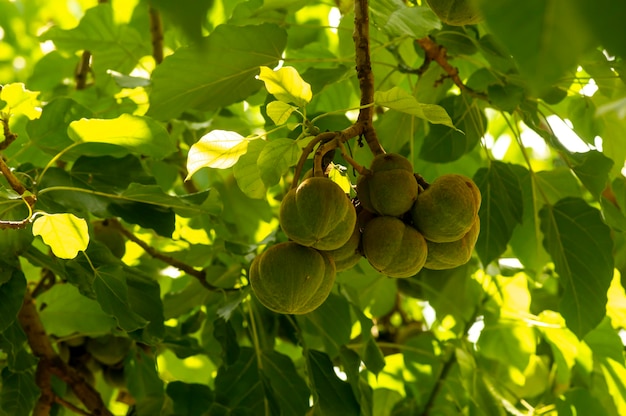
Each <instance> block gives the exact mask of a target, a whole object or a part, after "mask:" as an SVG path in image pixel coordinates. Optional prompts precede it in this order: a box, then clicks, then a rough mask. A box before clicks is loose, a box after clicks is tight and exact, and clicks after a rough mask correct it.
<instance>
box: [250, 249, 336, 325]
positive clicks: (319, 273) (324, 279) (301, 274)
mask: <svg viewBox="0 0 626 416" xmlns="http://www.w3.org/2000/svg"><path fill="white" fill-rule="evenodd" d="M335 275H336V269H335V263H334V262H333V261H332V259H331V258H330V256H328V255H327V254H326V253H324V252H322V251H318V250H316V249H314V248H311V247H305V246H302V245H300V244H298V243H295V242H293V241H289V242H285V243H279V244H276V245H275V246H272V247H270V248H268V249H267V250H265V251H264V252H263V253H262V254H260V255H259V256H257V257H256V258H255V259H254V261H253V262H252V264H251V265H250V284H251V285H252V290H253V291H254V294H255V295H256V297H257V298H258V299H259V302H261V303H262V304H263V305H264V306H265V307H266V308H268V309H270V310H272V311H274V312H278V313H283V314H305V313H309V312H311V311H313V310H315V309H317V308H318V307H319V306H320V305H321V304H322V303H323V302H324V301H325V300H326V298H327V297H328V295H329V294H330V291H331V289H332V288H333V283H334V282H335Z"/></svg>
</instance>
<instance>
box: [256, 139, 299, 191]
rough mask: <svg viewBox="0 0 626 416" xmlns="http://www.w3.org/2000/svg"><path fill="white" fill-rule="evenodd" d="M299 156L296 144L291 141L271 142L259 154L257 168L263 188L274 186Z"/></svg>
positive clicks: (279, 140)
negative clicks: (263, 184)
mask: <svg viewBox="0 0 626 416" xmlns="http://www.w3.org/2000/svg"><path fill="white" fill-rule="evenodd" d="M299 156H300V148H299V147H298V142H296V141H295V140H291V139H276V140H272V141H270V142H268V143H267V145H265V147H263V150H261V152H260V153H259V159H258V160H257V166H258V167H259V174H260V175H261V179H262V180H263V183H265V186H267V187H270V186H273V185H276V184H277V183H278V181H280V178H281V177H282V176H283V175H284V174H285V173H287V170H288V169H289V168H290V167H291V166H294V165H295V164H296V162H297V161H298V157H299Z"/></svg>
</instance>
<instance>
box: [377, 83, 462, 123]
mask: <svg viewBox="0 0 626 416" xmlns="http://www.w3.org/2000/svg"><path fill="white" fill-rule="evenodd" d="M374 102H375V103H376V104H377V105H382V106H384V107H388V108H391V109H392V110H396V111H400V112H402V113H407V114H411V115H413V116H416V117H419V118H421V119H424V120H427V121H429V122H430V123H432V124H443V125H444V126H448V127H450V128H452V129H455V126H454V124H453V123H452V119H451V118H450V116H449V115H448V113H447V112H446V110H445V109H444V108H443V107H441V106H439V105H435V104H422V103H420V102H418V101H417V99H416V98H415V97H414V96H413V95H411V94H409V93H408V92H406V91H405V90H403V89H401V88H399V87H393V88H392V89H390V90H388V91H376V93H375V94H374Z"/></svg>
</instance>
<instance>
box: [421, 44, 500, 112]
mask: <svg viewBox="0 0 626 416" xmlns="http://www.w3.org/2000/svg"><path fill="white" fill-rule="evenodd" d="M415 42H417V44H418V45H419V46H420V48H422V49H423V50H424V53H425V54H426V58H425V60H424V65H426V64H427V63H430V62H431V61H435V62H437V64H439V66H440V67H441V68H442V69H443V70H444V71H446V74H447V75H448V77H449V78H450V79H452V81H453V82H454V84H455V85H456V86H457V87H459V89H460V90H461V91H463V92H465V93H468V94H470V95H472V96H474V97H476V98H481V99H483V100H489V97H487V96H486V95H485V94H482V93H480V92H477V91H474V90H473V89H471V88H469V87H468V86H467V85H465V84H464V83H463V81H462V80H461V77H459V70H458V69H457V68H456V67H454V66H452V65H450V62H448V53H447V51H446V48H444V47H443V46H441V45H439V44H437V43H435V41H434V40H432V39H431V38H429V37H425V38H421V39H417V40H416V41H415ZM424 65H422V67H424Z"/></svg>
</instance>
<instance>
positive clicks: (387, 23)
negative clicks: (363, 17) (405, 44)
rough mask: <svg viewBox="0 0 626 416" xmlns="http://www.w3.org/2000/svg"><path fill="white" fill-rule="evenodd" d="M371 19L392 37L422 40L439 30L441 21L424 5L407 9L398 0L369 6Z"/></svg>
mask: <svg viewBox="0 0 626 416" xmlns="http://www.w3.org/2000/svg"><path fill="white" fill-rule="evenodd" d="M370 8H371V13H372V17H373V18H374V20H375V21H376V23H377V25H378V26H379V27H381V28H382V29H383V31H384V32H385V33H386V34H388V35H390V36H393V37H396V36H408V37H410V38H416V39H417V38H423V37H424V36H428V35H429V34H430V33H431V32H432V31H433V30H435V29H441V21H440V20H439V19H438V18H437V16H436V15H435V14H434V13H433V12H432V11H431V10H430V8H428V7H427V6H425V5H422V6H421V7H417V6H416V7H407V5H406V4H405V3H403V2H402V1H400V0H381V1H377V2H375V3H373V4H372V5H371V6H370Z"/></svg>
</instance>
